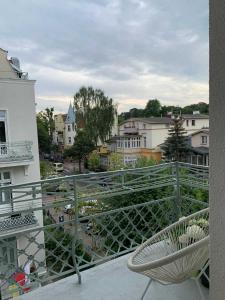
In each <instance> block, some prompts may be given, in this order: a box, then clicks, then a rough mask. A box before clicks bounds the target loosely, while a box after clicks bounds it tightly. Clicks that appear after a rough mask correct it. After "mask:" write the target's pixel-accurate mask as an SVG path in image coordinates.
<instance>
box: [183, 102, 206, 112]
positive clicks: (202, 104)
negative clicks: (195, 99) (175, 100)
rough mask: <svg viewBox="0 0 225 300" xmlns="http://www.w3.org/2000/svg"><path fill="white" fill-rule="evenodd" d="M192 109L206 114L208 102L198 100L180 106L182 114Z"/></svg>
mask: <svg viewBox="0 0 225 300" xmlns="http://www.w3.org/2000/svg"><path fill="white" fill-rule="evenodd" d="M193 111H199V112H200V113H201V114H208V113H209V104H207V103H205V102H199V103H197V104H191V105H188V106H185V107H183V108H182V113H183V114H192V113H193Z"/></svg>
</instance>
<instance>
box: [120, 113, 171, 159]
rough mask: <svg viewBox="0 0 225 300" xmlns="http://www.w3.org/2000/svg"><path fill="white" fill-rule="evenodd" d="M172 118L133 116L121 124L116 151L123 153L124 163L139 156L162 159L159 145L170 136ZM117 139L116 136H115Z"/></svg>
mask: <svg viewBox="0 0 225 300" xmlns="http://www.w3.org/2000/svg"><path fill="white" fill-rule="evenodd" d="M170 125H171V118H167V117H162V118H160V117H150V118H131V119H128V120H126V121H124V122H123V123H121V124H120V126H119V135H118V136H117V137H116V140H117V143H116V152H118V153H120V154H122V156H123V158H124V163H134V162H135V161H136V160H137V158H138V156H145V157H147V158H153V159H155V160H156V161H160V159H161V150H160V149H159V147H158V145H159V144H161V143H163V142H164V140H165V139H166V138H167V136H168V129H169V128H170ZM114 139H115V137H114Z"/></svg>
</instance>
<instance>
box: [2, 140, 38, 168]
mask: <svg viewBox="0 0 225 300" xmlns="http://www.w3.org/2000/svg"><path fill="white" fill-rule="evenodd" d="M31 147H32V142H27V141H24V142H15V143H1V144H0V166H1V167H4V166H7V165H9V164H10V165H11V164H14V163H17V164H18V163H19V164H21V165H24V163H25V164H26V162H29V161H31V160H32V159H33V155H32V150H31Z"/></svg>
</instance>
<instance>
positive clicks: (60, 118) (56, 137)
mask: <svg viewBox="0 0 225 300" xmlns="http://www.w3.org/2000/svg"><path fill="white" fill-rule="evenodd" d="M66 116H67V115H66V114H57V115H54V123H55V130H54V133H53V142H54V143H55V144H57V145H58V146H59V147H60V148H62V149H63V148H64V137H65V133H64V130H65V120H66Z"/></svg>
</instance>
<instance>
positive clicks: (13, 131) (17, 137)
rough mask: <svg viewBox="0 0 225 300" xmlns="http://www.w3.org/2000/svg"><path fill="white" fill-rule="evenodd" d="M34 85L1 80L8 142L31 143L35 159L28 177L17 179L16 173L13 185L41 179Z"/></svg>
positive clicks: (0, 96) (1, 105) (1, 104)
mask: <svg viewBox="0 0 225 300" xmlns="http://www.w3.org/2000/svg"><path fill="white" fill-rule="evenodd" d="M34 84H35V81H34V80H22V79H11V80H7V79H1V80H0V110H6V115H7V131H8V142H9V143H12V142H23V141H31V142H32V154H33V157H34V160H33V162H31V163H30V164H29V166H28V170H27V174H28V175H27V176H24V177H21V176H19V177H17V176H16V175H15V174H16V173H15V174H14V175H13V176H12V177H13V179H14V180H13V183H23V182H24V181H25V182H27V181H35V180H39V179H40V169H39V153H38V139H37V125H36V112H35V96H34ZM9 167H10V165H9ZM0 168H1V164H0Z"/></svg>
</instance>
